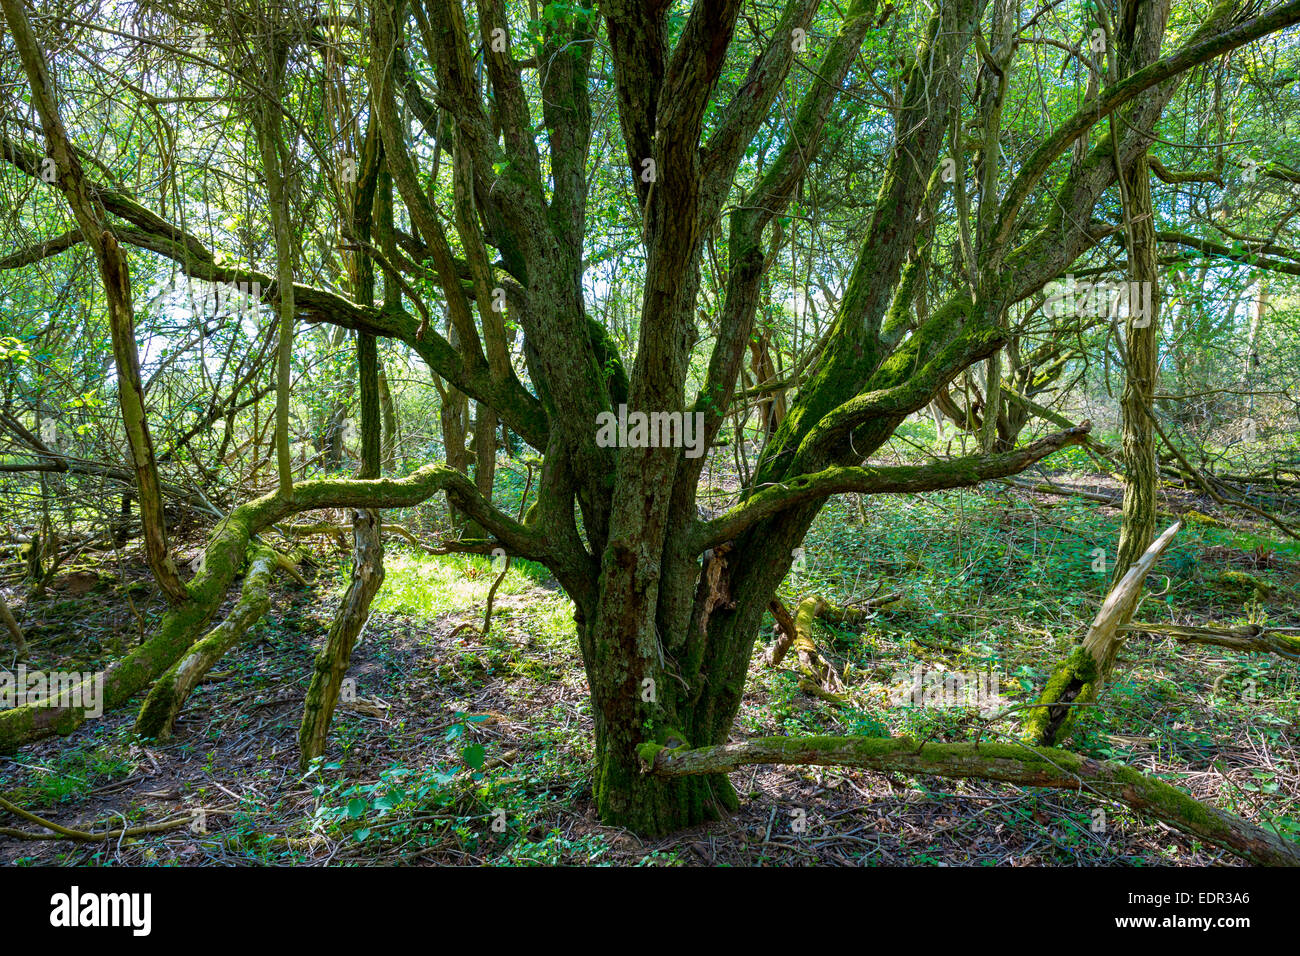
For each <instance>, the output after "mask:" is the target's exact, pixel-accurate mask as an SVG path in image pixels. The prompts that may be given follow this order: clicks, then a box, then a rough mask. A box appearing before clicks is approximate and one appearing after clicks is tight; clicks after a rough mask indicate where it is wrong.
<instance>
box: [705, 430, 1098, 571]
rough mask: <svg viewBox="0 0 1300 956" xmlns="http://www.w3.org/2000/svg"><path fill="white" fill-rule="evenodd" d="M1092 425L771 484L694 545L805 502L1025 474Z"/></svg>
mask: <svg viewBox="0 0 1300 956" xmlns="http://www.w3.org/2000/svg"><path fill="white" fill-rule="evenodd" d="M1091 427H1092V425H1091V423H1090V422H1084V423H1083V424H1082V425H1076V426H1075V427H1073V428H1069V429H1066V430H1065V431H1062V432H1057V433H1055V434H1053V435H1048V436H1047V437H1045V438H1040V439H1038V440H1037V441H1035V442H1031V443H1030V444H1028V445H1026V446H1024V447H1023V448H1017V449H1015V450H1014V451H1009V452H1003V453H1002V454H998V455H969V456H967V457H965V458H954V459H952V460H950V461H939V462H933V463H931V464H928V465H890V466H882V467H855V466H849V465H845V466H832V467H830V468H825V469H823V470H822V471H819V472H816V473H815V474H811V475H800V476H799V477H798V478H795V479H793V480H791V481H785V482H781V483H780V484H775V485H769V486H768V487H766V488H763V489H761V490H759V491H758V492H756V493H755V494H754V495H753V496H752V497H750V498H749V499H748V500H747V501H745V502H743V503H742V504H739V505H737V506H736V507H734V508H732V509H731V510H729V511H727V512H724V513H723V514H721V515H719V516H718V517H716V518H714V519H713V520H711V521H706V522H703V523H702V524H701V525H699V527H698V529H697V531H696V533H695V536H694V538H693V539H692V541H691V546H692V548H693V549H694V550H695V551H696V552H701V551H704V550H706V549H708V548H711V547H714V546H716V545H719V544H721V543H722V542H724V541H730V540H732V539H733V538H735V537H736V536H737V535H739V534H740V533H741V532H743V531H744V530H745V529H746V528H749V527H750V526H752V525H754V524H756V523H757V522H759V521H761V520H763V519H764V518H768V517H770V516H772V515H774V514H777V513H778V512H781V511H784V510H786V509H788V508H792V507H794V506H795V505H797V504H800V503H802V502H805V501H813V500H815V499H818V498H826V497H829V496H830V495H834V494H841V493H843V492H848V491H856V492H860V493H863V494H890V493H895V492H920V491H938V490H940V489H943V488H961V487H965V486H968V485H974V484H978V483H979V482H981V481H986V480H988V479H991V478H1004V477H1006V476H1007V475H1014V474H1016V473H1018V472H1021V471H1024V469H1026V468H1028V467H1029V466H1030V465H1032V464H1034V463H1035V462H1037V461H1041V460H1042V459H1044V458H1046V457H1047V456H1048V455H1050V454H1052V452H1054V451H1059V450H1060V449H1062V448H1065V447H1067V446H1069V445H1078V444H1081V443H1082V442H1083V441H1084V440H1085V439H1086V438H1087V435H1088V431H1089V429H1090V428H1091Z"/></svg>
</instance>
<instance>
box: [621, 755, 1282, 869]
mask: <svg viewBox="0 0 1300 956" xmlns="http://www.w3.org/2000/svg"><path fill="white" fill-rule="evenodd" d="M638 753H639V755H640V757H641V760H642V765H643V769H644V771H645V772H647V773H654V774H660V775H664V776H679V775H684V774H702V773H727V772H729V771H732V770H735V769H737V768H738V767H743V766H748V765H752V764H792V765H797V766H820V767H857V768H859V769H863V770H874V771H878V772H885V773H889V772H892V773H911V774H924V775H929V776H935V777H952V778H967V779H976V780H999V781H1003V782H1005V783H1014V784H1018V785H1020V786H1025V787H1050V788H1055V789H1061V790H1077V791H1080V792H1087V793H1092V794H1096V795H1097V796H1099V797H1102V798H1104V799H1107V800H1113V801H1117V802H1119V803H1123V804H1125V805H1127V806H1129V807H1132V808H1133V809H1134V810H1137V811H1138V812H1140V813H1143V814H1146V815H1147V816H1151V817H1155V818H1156V819H1158V820H1161V821H1163V822H1165V823H1167V824H1169V825H1170V826H1172V827H1175V828H1176V829H1178V830H1181V831H1182V832H1184V833H1187V834H1190V835H1191V836H1194V837H1196V838H1198V839H1201V840H1204V841H1205V842H1207V843H1211V844H1213V845H1215V846H1219V847H1223V848H1224V849H1226V850H1230V851H1231V852H1233V853H1235V854H1237V855H1238V856H1240V857H1242V858H1243V859H1246V860H1249V861H1250V862H1252V863H1258V864H1262V865H1266V866H1300V846H1297V845H1296V844H1295V843H1293V842H1290V841H1288V840H1285V839H1283V838H1282V837H1280V836H1278V835H1277V834H1275V833H1271V832H1269V831H1268V830H1265V829H1263V828H1262V827H1259V826H1257V825H1255V824H1253V823H1250V822H1249V821H1247V820H1243V819H1241V818H1240V817H1237V816H1234V815H1233V814H1231V813H1227V812H1226V811H1223V810H1220V809H1218V808H1217V807H1212V806H1209V805H1207V804H1204V803H1201V802H1200V801H1199V800H1196V799H1195V798H1193V797H1191V796H1189V795H1188V794H1186V793H1184V792H1183V791H1181V790H1179V789H1178V788H1176V787H1172V786H1170V785H1169V784H1167V783H1164V782H1162V781H1160V780H1156V779H1155V778H1153V777H1148V776H1146V775H1145V774H1142V773H1139V772H1138V771H1136V770H1133V769H1132V768H1130V767H1125V766H1123V765H1122V764H1118V763H1114V762H1112V761H1109V760H1093V759H1092V758H1090V757H1084V756H1081V755H1080V754H1076V753H1073V752H1071V751H1069V750H1062V749H1059V748H1054V747H1030V746H1028V745H1027V744H1020V743H1012V744H1002V743H981V744H971V743H927V744H918V743H917V742H916V741H915V740H913V739H912V738H910V737H761V738H757V739H754V740H746V741H743V742H741V743H732V744H719V745H716V746H712V747H696V748H690V747H680V748H677V749H668V748H665V747H662V746H660V745H659V744H643V745H642V746H641V747H640V748H639V750H638Z"/></svg>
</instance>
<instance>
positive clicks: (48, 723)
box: [0, 465, 548, 752]
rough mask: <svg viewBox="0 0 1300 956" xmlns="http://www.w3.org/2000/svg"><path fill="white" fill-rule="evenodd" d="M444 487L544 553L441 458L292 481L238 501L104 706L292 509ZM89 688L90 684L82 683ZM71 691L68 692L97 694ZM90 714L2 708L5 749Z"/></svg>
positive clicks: (400, 500)
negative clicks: (404, 469) (377, 473)
mask: <svg viewBox="0 0 1300 956" xmlns="http://www.w3.org/2000/svg"><path fill="white" fill-rule="evenodd" d="M440 491H446V492H448V493H449V494H450V495H452V496H453V497H454V498H455V499H456V501H457V503H458V504H460V506H461V507H462V508H464V510H465V511H466V512H467V513H469V514H470V515H471V516H473V517H474V518H475V519H476V520H478V521H479V522H480V523H481V524H483V525H484V527H486V528H488V530H489V531H491V532H492V533H493V534H495V535H496V536H497V537H498V538H499V539H500V540H501V542H502V543H503V544H504V545H505V546H506V547H508V548H509V549H511V550H512V551H513V552H514V553H516V554H519V555H521V556H523V557H528V558H534V559H544V558H545V557H546V556H547V555H548V552H547V550H546V548H547V546H546V541H545V538H544V537H543V536H542V535H540V534H538V533H537V532H534V531H533V530H531V529H530V528H526V527H525V526H524V525H522V524H520V523H519V522H517V521H515V520H514V519H512V518H510V517H509V516H507V515H504V514H502V513H501V512H499V511H498V510H497V509H495V508H493V507H492V506H491V504H490V503H489V502H487V501H485V500H484V499H483V497H482V496H481V495H479V493H478V489H477V488H475V487H474V483H473V482H472V481H470V480H469V479H468V478H466V477H465V476H464V475H462V474H460V473H459V472H457V471H453V470H452V469H450V468H446V467H444V466H441V465H427V466H425V467H424V468H421V469H420V470H419V471H417V472H415V473H413V474H411V475H409V476H407V477H406V478H400V479H394V478H382V479H374V480H364V479H343V478H335V479H328V480H320V481H304V482H302V483H301V484H297V485H295V486H294V496H293V500H292V501H288V500H285V499H284V498H281V497H280V496H279V495H277V494H269V495H265V496H263V497H261V498H258V499H256V500H254V501H250V502H247V503H246V504H243V505H240V506H239V507H238V508H236V509H235V510H234V511H232V512H231V513H230V515H229V516H228V517H227V518H226V519H225V520H224V521H222V522H221V524H219V525H218V526H217V528H216V529H215V530H214V531H213V533H212V536H211V538H210V539H209V542H208V546H207V548H206V549H205V551H204V554H203V570H202V571H200V572H199V573H198V574H197V575H195V577H194V578H193V579H192V580H191V581H190V582H189V585H188V591H189V595H190V597H189V600H187V601H185V602H184V603H183V604H180V605H178V606H176V607H173V608H171V609H169V610H168V611H167V613H166V614H164V615H163V618H162V621H161V622H160V623H159V625H158V627H157V628H156V629H155V631H154V632H153V634H152V635H151V636H150V637H149V638H148V640H146V641H145V642H144V643H143V644H141V645H140V646H139V647H137V648H135V650H133V651H132V652H131V653H130V654H128V655H127V656H126V657H124V658H122V659H121V660H120V661H118V662H117V663H116V664H114V665H113V666H112V667H111V668H109V669H108V671H107V672H106V673H105V674H104V675H103V680H104V687H103V709H104V710H105V711H108V710H111V709H113V708H115V707H120V706H121V705H122V704H123V703H125V702H126V701H127V700H129V699H130V698H131V697H132V696H134V695H135V694H137V693H139V692H140V691H141V690H143V689H144V688H145V687H147V686H148V685H149V684H150V683H151V682H152V681H153V680H155V679H156V678H157V677H158V676H159V675H160V674H162V673H163V672H165V671H166V670H167V669H168V668H169V667H171V666H172V664H174V663H175V662H176V661H177V660H179V659H180V657H181V655H183V654H184V653H185V652H186V651H187V650H188V649H189V648H190V646H191V645H192V644H193V643H194V641H195V640H196V639H197V638H198V636H199V634H200V633H202V630H203V628H204V626H205V625H206V624H207V623H208V621H209V620H211V618H212V615H213V614H215V613H216V611H217V609H218V608H219V607H220V606H221V603H222V601H223V600H225V596H226V592H227V590H228V589H229V588H230V584H231V582H232V581H233V580H234V577H235V573H236V572H237V571H238V569H239V568H240V567H241V566H242V565H243V561H244V555H245V551H246V550H247V548H248V544H249V541H250V539H251V538H252V537H253V536H254V535H256V534H258V533H259V532H261V531H263V530H265V529H266V528H268V527H270V526H271V525H273V524H275V523H277V522H279V521H282V520H284V519H285V518H287V517H290V516H291V515H295V514H299V513H301V512H304V511H312V510H314V509H317V508H409V507H412V506H414V505H418V504H420V503H421V502H423V501H427V500H428V499H429V498H431V497H433V495H435V494H437V493H438V492H440ZM82 690H84V692H85V694H86V695H90V694H91V693H92V688H91V687H89V686H87V687H85V688H83V689H82ZM78 693H79V692H78V691H73V692H72V693H71V694H70V695H69V699H70V700H83V699H93V697H91V696H78ZM85 720H86V714H85V712H84V710H82V709H81V708H77V707H70V706H65V705H62V704H58V705H56V704H54V702H53V701H37V702H35V703H31V704H27V705H25V706H23V707H15V708H13V709H11V710H6V711H3V712H0V752H4V751H7V750H12V749H14V748H16V747H19V746H21V745H23V744H25V743H29V742H31V741H33V740H39V739H40V738H42V737H48V736H49V735H51V734H56V733H58V734H68V733H71V732H72V731H73V730H75V729H76V728H77V727H79V726H81V724H82V723H84V722H85Z"/></svg>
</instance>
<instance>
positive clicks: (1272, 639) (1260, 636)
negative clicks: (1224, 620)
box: [1120, 624, 1300, 661]
mask: <svg viewBox="0 0 1300 956" xmlns="http://www.w3.org/2000/svg"><path fill="white" fill-rule="evenodd" d="M1120 630H1121V631H1126V632H1129V633H1141V634H1160V635H1163V636H1165V637H1172V638H1173V639H1174V640H1175V641H1178V642H1180V643H1183V644H1209V645H1212V646H1214V647H1226V648H1228V649H1229V650H1233V651H1244V652H1245V653H1247V654H1277V655H1279V656H1280V657H1286V658H1289V659H1290V660H1293V661H1300V637H1295V636H1293V635H1291V634H1286V633H1283V632H1282V631H1275V630H1269V629H1267V628H1263V627H1260V626H1259V625H1258V624H1248V625H1246V626H1244V627H1229V628H1217V627H1185V626H1179V625H1173V624H1126V625H1124V626H1123V627H1121V628H1120Z"/></svg>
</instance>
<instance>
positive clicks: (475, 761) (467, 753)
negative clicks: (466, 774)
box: [460, 744, 487, 770]
mask: <svg viewBox="0 0 1300 956" xmlns="http://www.w3.org/2000/svg"><path fill="white" fill-rule="evenodd" d="M460 756H461V759H462V760H464V761H465V763H466V764H467V765H469V766H470V767H472V768H474V769H475V770H481V769H483V760H484V758H485V757H486V756H487V749H486V748H485V747H484V746H483V745H482V744H470V745H469V746H468V747H466V748H465V749H464V750H462V751H461V752H460Z"/></svg>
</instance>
